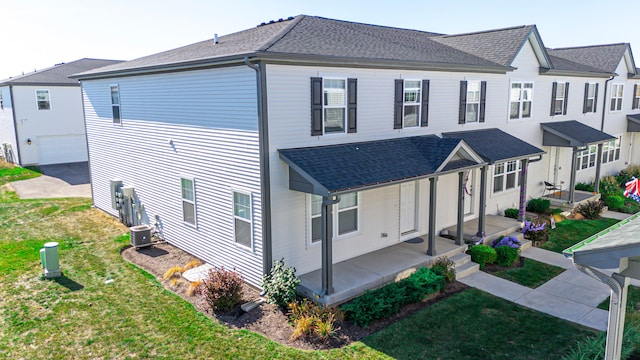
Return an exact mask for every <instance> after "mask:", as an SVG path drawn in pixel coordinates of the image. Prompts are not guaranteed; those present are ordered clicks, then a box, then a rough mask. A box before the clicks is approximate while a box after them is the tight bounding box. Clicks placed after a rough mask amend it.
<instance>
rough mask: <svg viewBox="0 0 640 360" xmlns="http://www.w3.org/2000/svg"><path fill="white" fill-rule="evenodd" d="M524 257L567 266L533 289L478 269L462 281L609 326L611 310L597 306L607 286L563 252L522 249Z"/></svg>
mask: <svg viewBox="0 0 640 360" xmlns="http://www.w3.org/2000/svg"><path fill="white" fill-rule="evenodd" d="M521 255H522V256H524V257H527V258H531V259H533V260H536V261H540V262H543V263H547V264H551V265H555V266H559V267H562V268H564V269H566V271H564V272H563V273H562V274H560V275H558V276H556V277H555V278H553V279H551V280H549V281H548V282H546V283H544V284H542V285H541V286H539V287H537V288H536V289H531V288H529V287H526V286H522V285H520V284H516V283H513V282H511V281H508V280H504V279H502V278H499V277H497V276H493V275H490V274H487V273H485V272H482V271H478V272H476V273H474V274H471V275H469V276H467V277H464V278H462V279H460V280H459V281H460V282H461V283H463V284H466V285H468V286H471V287H474V288H477V289H479V290H482V291H485V292H488V293H490V294H492V295H495V296H498V297H501V298H503V299H505V300H508V301H512V302H514V303H516V304H519V305H522V306H525V307H528V308H530V309H533V310H536V311H540V312H543V313H546V314H549V315H552V316H555V317H558V318H561V319H565V320H568V321H571V322H574V323H577V324H580V325H583V326H587V327H590V328H593V329H597V330H602V331H605V330H606V329H607V320H608V316H609V313H608V311H605V310H601V309H598V308H597V306H598V304H600V303H601V302H602V301H604V300H605V299H606V298H608V297H609V295H610V293H611V290H610V289H609V287H608V286H606V285H605V284H603V283H601V282H600V281H598V280H595V279H593V278H591V277H589V276H587V275H585V274H584V273H582V272H580V271H579V270H577V269H575V268H574V267H573V264H572V262H571V260H569V259H566V258H565V257H564V256H563V255H562V254H558V253H554V252H551V251H548V250H542V249H539V248H529V249H527V250H524V251H522V254H521Z"/></svg>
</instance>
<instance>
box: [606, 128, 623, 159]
mask: <svg viewBox="0 0 640 360" xmlns="http://www.w3.org/2000/svg"><path fill="white" fill-rule="evenodd" d="M611 143H613V146H611ZM616 143H618V144H616ZM605 146H607V150H605V149H604V147H605ZM616 150H617V152H618V157H617V158H616V156H615V153H616ZM605 151H606V152H605ZM611 151H613V152H614V156H613V160H609V153H610V152H611ZM621 152H622V135H618V136H616V138H615V139H614V140H611V141H608V142H606V143H603V144H602V164H609V163H614V162H616V161H619V160H620V157H621V156H620V155H621V154H620V153H621ZM605 154H606V155H607V156H606V157H607V158H606V160H605Z"/></svg>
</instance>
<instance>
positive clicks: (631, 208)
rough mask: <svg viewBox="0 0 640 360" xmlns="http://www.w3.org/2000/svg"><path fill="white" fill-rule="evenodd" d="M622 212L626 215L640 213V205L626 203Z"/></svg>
mask: <svg viewBox="0 0 640 360" xmlns="http://www.w3.org/2000/svg"><path fill="white" fill-rule="evenodd" d="M619 211H620V212H623V213H625V214H635V213H637V212H638V211H640V204H638V203H636V202H635V201H634V202H632V203H627V202H626V201H625V205H624V207H623V208H622V209H620V210H619Z"/></svg>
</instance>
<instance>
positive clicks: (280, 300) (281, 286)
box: [262, 259, 300, 308]
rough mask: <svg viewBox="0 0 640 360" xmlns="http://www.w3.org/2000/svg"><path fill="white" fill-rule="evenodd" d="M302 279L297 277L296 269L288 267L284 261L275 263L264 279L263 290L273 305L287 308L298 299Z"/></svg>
mask: <svg viewBox="0 0 640 360" xmlns="http://www.w3.org/2000/svg"><path fill="white" fill-rule="evenodd" d="M299 283H300V279H299V278H298V277H296V269H295V268H292V267H289V266H287V265H286V264H285V263H284V259H280V260H278V261H274V262H273V267H272V268H271V270H270V271H269V274H267V275H265V276H264V278H263V279H262V288H263V289H264V292H265V293H266V295H267V301H268V302H269V303H271V304H275V305H278V306H280V307H281V308H285V307H286V306H287V305H289V303H290V302H292V301H293V300H295V298H296V287H297V286H298V284H299Z"/></svg>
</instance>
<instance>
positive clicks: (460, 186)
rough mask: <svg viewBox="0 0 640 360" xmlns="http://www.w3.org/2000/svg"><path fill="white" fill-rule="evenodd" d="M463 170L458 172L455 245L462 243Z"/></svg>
mask: <svg viewBox="0 0 640 360" xmlns="http://www.w3.org/2000/svg"><path fill="white" fill-rule="evenodd" d="M463 232H464V171H460V172H458V223H457V224H456V245H462V244H463V243H464V234H463Z"/></svg>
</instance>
